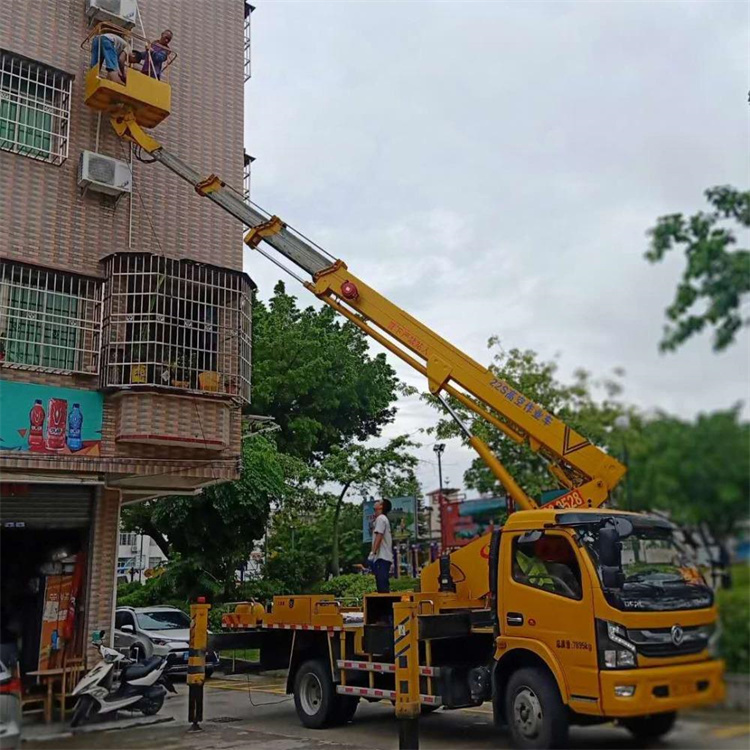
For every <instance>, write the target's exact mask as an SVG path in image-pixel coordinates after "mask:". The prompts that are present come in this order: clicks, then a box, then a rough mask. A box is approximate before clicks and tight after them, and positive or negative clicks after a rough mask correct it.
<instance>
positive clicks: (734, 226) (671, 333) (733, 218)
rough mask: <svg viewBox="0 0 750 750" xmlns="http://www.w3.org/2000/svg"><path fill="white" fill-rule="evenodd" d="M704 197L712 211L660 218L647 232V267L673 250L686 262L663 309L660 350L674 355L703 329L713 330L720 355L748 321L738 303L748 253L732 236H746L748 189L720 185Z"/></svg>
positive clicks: (747, 278)
mask: <svg viewBox="0 0 750 750" xmlns="http://www.w3.org/2000/svg"><path fill="white" fill-rule="evenodd" d="M705 195H706V199H707V200H708V202H709V204H710V205H711V209H712V210H711V211H709V212H703V211H699V212H698V213H696V214H694V215H693V216H690V217H685V216H683V214H670V215H668V216H662V217H661V218H659V219H658V220H657V223H656V226H655V227H653V228H652V229H650V230H649V232H648V234H649V236H650V238H651V247H650V248H649V250H648V251H647V252H646V259H647V260H649V261H650V262H651V263H658V262H659V261H661V260H662V259H663V258H664V256H665V255H666V254H667V253H668V252H669V251H670V250H672V249H674V248H681V249H684V252H685V259H686V261H687V262H686V265H685V269H684V271H683V274H682V279H681V280H680V283H679V284H678V285H677V291H676V293H675V297H674V300H673V302H672V304H671V305H670V306H669V307H668V308H667V310H666V316H667V320H668V321H669V322H668V324H667V325H666V326H665V328H664V337H663V338H662V340H661V343H660V348H661V350H662V351H674V350H675V349H677V348H678V347H679V346H680V345H681V344H683V343H684V342H685V341H687V340H688V339H689V338H690V337H691V336H694V335H696V334H698V333H700V332H701V331H703V330H704V329H705V328H706V327H709V328H713V348H714V350H715V351H721V350H722V349H726V347H727V346H729V345H730V344H731V343H732V342H733V341H734V340H735V338H736V335H737V332H738V331H739V330H740V328H741V327H742V326H743V325H747V322H748V321H747V320H743V319H742V312H741V305H742V302H743V300H744V299H745V298H746V297H747V294H748V292H750V251H748V250H747V249H739V248H735V245H736V242H737V237H736V232H737V231H738V230H739V232H742V233H745V234H747V231H748V229H749V228H750V191H744V192H743V191H740V190H737V189H735V188H733V187H729V186H721V187H713V188H709V189H708V190H706V192H705Z"/></svg>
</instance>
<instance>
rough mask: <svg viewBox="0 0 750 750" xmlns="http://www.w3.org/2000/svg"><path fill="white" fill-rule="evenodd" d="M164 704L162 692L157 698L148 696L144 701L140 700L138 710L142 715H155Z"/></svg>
mask: <svg viewBox="0 0 750 750" xmlns="http://www.w3.org/2000/svg"><path fill="white" fill-rule="evenodd" d="M163 705H164V693H162V694H161V695H160V696H159V697H158V698H148V699H147V700H145V701H141V705H140V712H141V713H142V714H143V715H144V716H155V715H156V714H158V713H159V711H161V707H162V706H163Z"/></svg>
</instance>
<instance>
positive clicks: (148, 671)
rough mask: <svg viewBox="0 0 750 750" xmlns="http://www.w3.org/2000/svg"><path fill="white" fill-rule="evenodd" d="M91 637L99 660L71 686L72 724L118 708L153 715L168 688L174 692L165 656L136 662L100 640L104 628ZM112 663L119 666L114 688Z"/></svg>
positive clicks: (78, 723)
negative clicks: (166, 671)
mask: <svg viewBox="0 0 750 750" xmlns="http://www.w3.org/2000/svg"><path fill="white" fill-rule="evenodd" d="M98 635H99V638H98V639H97V640H94V641H92V642H93V645H94V646H96V647H97V648H98V649H99V653H100V654H101V657H102V660H101V661H100V662H99V663H98V664H97V665H96V666H95V667H94V668H93V669H92V670H91V671H90V672H88V673H87V674H85V675H84V676H83V677H82V678H81V680H80V681H79V683H78V684H77V685H76V686H75V688H74V689H73V692H72V695H73V697H75V698H77V699H78V700H77V703H76V707H75V709H74V711H73V717H72V719H71V720H70V725H71V727H77V726H80V725H81V724H83V723H85V722H87V721H89V720H90V719H91V718H93V717H94V716H97V715H105V716H106V715H114V714H115V713H116V712H117V711H122V710H127V711H140V712H141V713H143V714H144V715H146V716H153V715H154V714H156V713H158V712H159V711H160V710H161V707H162V706H163V705H164V698H165V697H166V695H167V691H170V692H172V693H177V691H176V690H175V688H174V685H173V684H172V681H171V680H170V679H169V677H168V676H167V675H166V674H165V673H164V669H165V668H166V666H167V658H166V656H152V657H151V658H149V659H146V660H145V661H143V662H135V661H134V660H133V659H130V658H128V657H127V656H125V655H124V654H121V653H120V652H119V651H116V650H115V649H113V648H108V647H107V646H105V645H104V644H103V643H102V639H103V638H104V631H103V630H102V631H100V633H99V634H98ZM115 666H121V667H122V670H121V672H120V679H119V683H117V685H116V686H114V688H113V678H114V673H115Z"/></svg>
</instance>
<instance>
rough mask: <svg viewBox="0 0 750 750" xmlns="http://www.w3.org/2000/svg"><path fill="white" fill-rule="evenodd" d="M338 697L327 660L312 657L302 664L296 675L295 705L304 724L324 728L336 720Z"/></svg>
mask: <svg viewBox="0 0 750 750" xmlns="http://www.w3.org/2000/svg"><path fill="white" fill-rule="evenodd" d="M336 698H337V695H336V688H335V687H334V684H333V680H332V679H331V670H330V668H329V666H328V663H327V662H326V661H323V660H322V659H311V660H310V661H306V662H305V663H304V664H302V665H301V666H300V668H299V669H298V670H297V674H296V675H295V676H294V707H295V708H296V709H297V716H298V717H299V720H300V721H301V722H302V724H303V725H304V726H306V727H308V729H322V728H323V727H325V726H328V725H329V724H330V723H331V722H332V721H334V720H335V714H336V704H337V701H336ZM355 710H356V709H355Z"/></svg>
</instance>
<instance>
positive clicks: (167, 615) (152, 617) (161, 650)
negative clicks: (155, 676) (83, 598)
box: [115, 606, 219, 677]
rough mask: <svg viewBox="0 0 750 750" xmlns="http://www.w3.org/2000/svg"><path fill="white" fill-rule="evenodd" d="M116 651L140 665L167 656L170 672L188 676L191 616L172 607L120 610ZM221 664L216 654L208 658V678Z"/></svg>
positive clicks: (116, 615)
mask: <svg viewBox="0 0 750 750" xmlns="http://www.w3.org/2000/svg"><path fill="white" fill-rule="evenodd" d="M115 648H116V649H117V650H118V651H122V652H123V653H127V654H128V655H129V656H131V657H132V658H134V659H136V660H137V661H142V660H143V659H147V658H148V657H150V656H154V655H157V656H166V657H167V672H169V673H170V674H179V673H183V674H187V667H188V652H189V648H190V616H189V615H186V614H185V613H184V612H183V611H182V610H181V609H178V608H177V607H169V606H155V607H118V608H117V609H116V610H115ZM218 664H219V655H218V654H217V653H216V652H215V651H209V652H208V653H207V654H206V677H210V676H211V674H212V673H213V671H214V669H215V668H216V667H217V666H218Z"/></svg>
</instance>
